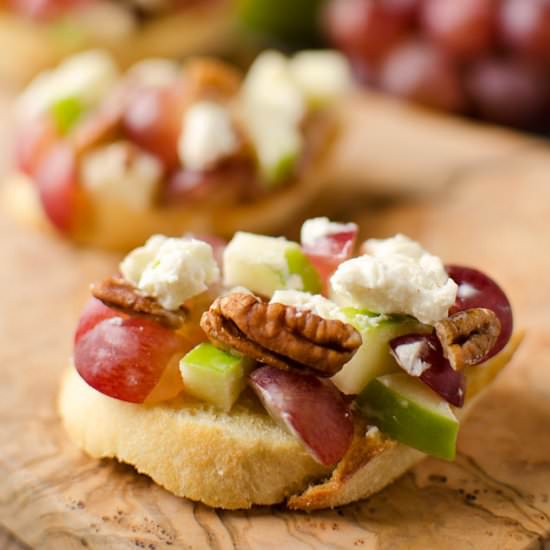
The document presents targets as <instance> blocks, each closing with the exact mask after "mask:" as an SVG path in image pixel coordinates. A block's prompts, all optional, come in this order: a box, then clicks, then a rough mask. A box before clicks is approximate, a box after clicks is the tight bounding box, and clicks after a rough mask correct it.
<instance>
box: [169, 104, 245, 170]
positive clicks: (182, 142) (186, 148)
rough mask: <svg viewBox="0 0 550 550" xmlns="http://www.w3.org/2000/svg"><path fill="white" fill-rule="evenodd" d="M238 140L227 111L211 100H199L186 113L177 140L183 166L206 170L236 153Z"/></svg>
mask: <svg viewBox="0 0 550 550" xmlns="http://www.w3.org/2000/svg"><path fill="white" fill-rule="evenodd" d="M238 147H239V139H238V137H237V134H236V132H235V130H234V128H233V124H232V122H231V117H230V115H229V112H228V111H227V109H225V108H224V107H222V106H221V105H219V104H218V103H214V102H213V101H200V102H198V103H195V104H194V105H192V106H191V107H190V108H189V109H188V111H187V112H186V113H185V115H184V118H183V127H182V131H181V134H180V138H179V141H178V152H179V157H180V160H181V162H182V163H183V165H184V166H186V167H188V168H191V169H192V170H206V169H207V168H211V167H212V166H214V165H215V164H216V163H217V162H218V161H220V160H222V159H223V158H225V157H228V156H230V155H231V154H233V153H235V152H236V151H237V149H238Z"/></svg>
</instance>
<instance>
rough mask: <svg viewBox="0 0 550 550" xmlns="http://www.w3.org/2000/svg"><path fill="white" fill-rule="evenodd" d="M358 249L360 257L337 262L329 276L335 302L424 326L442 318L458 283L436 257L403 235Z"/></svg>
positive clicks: (370, 241)
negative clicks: (408, 317) (399, 316)
mask: <svg viewBox="0 0 550 550" xmlns="http://www.w3.org/2000/svg"><path fill="white" fill-rule="evenodd" d="M363 250H364V251H365V255H363V256H360V257H358V258H353V259H351V260H348V261H346V262H344V263H342V264H340V266H339V267H338V269H337V270H336V273H334V275H333V276H332V277H331V280H330V284H331V297H332V298H333V299H334V300H335V302H336V303H338V304H340V305H349V306H353V307H359V308H366V309H368V310H370V311H374V312H377V313H388V314H391V313H401V314H407V315H412V316H413V317H416V318H417V319H418V320H419V321H421V322H423V323H428V324H433V323H435V322H436V321H439V320H440V319H442V318H444V317H446V316H447V313H448V310H449V307H450V306H451V305H452V304H453V303H454V302H455V299H456V293H457V285H456V283H455V282H454V281H453V280H452V279H450V278H449V276H448V275H447V272H446V271H445V268H444V266H443V263H442V262H441V260H440V259H439V258H438V257H436V256H433V255H431V254H429V253H428V252H426V251H425V250H424V249H423V248H422V247H421V246H420V245H419V244H418V243H416V242H414V241H412V240H411V239H408V238H407V237H404V236H403V235H397V236H396V237H393V238H391V239H385V240H374V239H373V240H369V241H367V242H366V243H365V244H364V246H363Z"/></svg>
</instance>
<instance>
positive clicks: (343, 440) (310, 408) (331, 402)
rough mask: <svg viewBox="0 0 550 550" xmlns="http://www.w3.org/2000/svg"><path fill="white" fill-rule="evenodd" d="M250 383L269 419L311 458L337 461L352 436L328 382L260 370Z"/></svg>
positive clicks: (344, 405) (342, 406)
mask: <svg viewBox="0 0 550 550" xmlns="http://www.w3.org/2000/svg"><path fill="white" fill-rule="evenodd" d="M249 378H250V383H251V386H252V388H253V389H254V391H255V392H256V394H257V395H258V397H259V398H260V400H261V401H262V403H263V404H264V406H265V408H266V409H267V411H268V413H269V414H270V416H271V417H272V418H273V419H274V420H275V421H276V422H278V423H280V424H281V425H283V426H284V427H286V428H287V429H288V430H289V431H290V432H291V433H292V434H294V435H295V436H296V437H297V438H299V439H300V441H302V443H303V444H304V446H305V447H306V448H307V449H308V451H309V452H310V453H311V455H312V456H313V458H314V459H315V460H317V461H318V462H320V463H321V464H324V465H325V466H331V465H333V464H336V463H337V462H339V461H340V460H341V459H342V457H343V456H344V454H345V453H346V451H347V450H348V448H349V446H350V444H351V440H352V437H353V420H352V414H351V411H350V409H349V406H348V404H347V403H346V401H345V399H344V397H343V396H342V394H341V393H340V392H339V391H338V390H337V389H336V387H335V386H334V384H332V383H331V382H330V381H328V380H320V379H319V378H317V377H315V376H312V375H309V374H298V373H296V372H292V371H284V370H281V369H277V368H275V367H260V368H258V369H255V370H254V371H253V372H252V373H251V375H250V377H249Z"/></svg>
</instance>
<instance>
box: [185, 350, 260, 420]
mask: <svg viewBox="0 0 550 550" xmlns="http://www.w3.org/2000/svg"><path fill="white" fill-rule="evenodd" d="M252 365H253V361H251V360H250V359H248V358H246V357H236V356H234V355H231V354H230V353H227V352H225V351H222V350H221V349H218V348H217V347H215V346H214V345H212V344H210V343H209V342H204V343H202V344H199V345H198V346H196V347H195V348H193V349H192V350H191V351H190V352H189V353H188V354H187V355H185V357H183V358H182V359H181V361H180V372H181V376H182V378H183V384H184V388H185V391H186V393H188V394H190V395H192V396H193V397H196V398H198V399H201V400H203V401H207V402H208V403H211V404H212V405H215V406H216V407H218V408H220V409H222V410H223V411H225V412H228V411H229V410H231V407H232V406H233V404H234V403H235V401H237V399H238V398H239V395H240V394H241V392H242V390H243V389H244V387H245V386H246V377H247V376H248V374H249V372H250V370H251V368H252Z"/></svg>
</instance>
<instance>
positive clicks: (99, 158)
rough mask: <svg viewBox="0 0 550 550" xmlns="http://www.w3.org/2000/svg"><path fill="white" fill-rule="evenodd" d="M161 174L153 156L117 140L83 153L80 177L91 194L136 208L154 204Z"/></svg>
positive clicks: (146, 207) (142, 208)
mask: <svg viewBox="0 0 550 550" xmlns="http://www.w3.org/2000/svg"><path fill="white" fill-rule="evenodd" d="M162 174H163V168H162V165H161V163H160V162H159V161H158V160H157V158H156V157H154V156H153V155H150V154H148V153H146V152H145V151H143V150H141V149H140V148H139V147H136V146H135V145H133V144H132V143H130V142H127V141H119V142H116V143H113V144H111V145H105V146H103V147H101V148H99V149H95V150H92V151H91V152H90V153H88V154H86V155H84V157H83V159H82V164H81V174H80V180H81V181H82V185H83V186H84V187H85V189H86V190H87V191H88V192H89V193H90V195H91V196H92V197H95V198H99V199H101V200H104V201H106V202H112V203H115V204H117V203H118V204H124V205H125V206H127V207H128V208H130V209H132V210H138V211H139V210H146V209H148V208H150V207H151V205H152V204H153V201H154V199H155V197H156V195H157V193H158V189H159V185H160V181H161V177H162Z"/></svg>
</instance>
